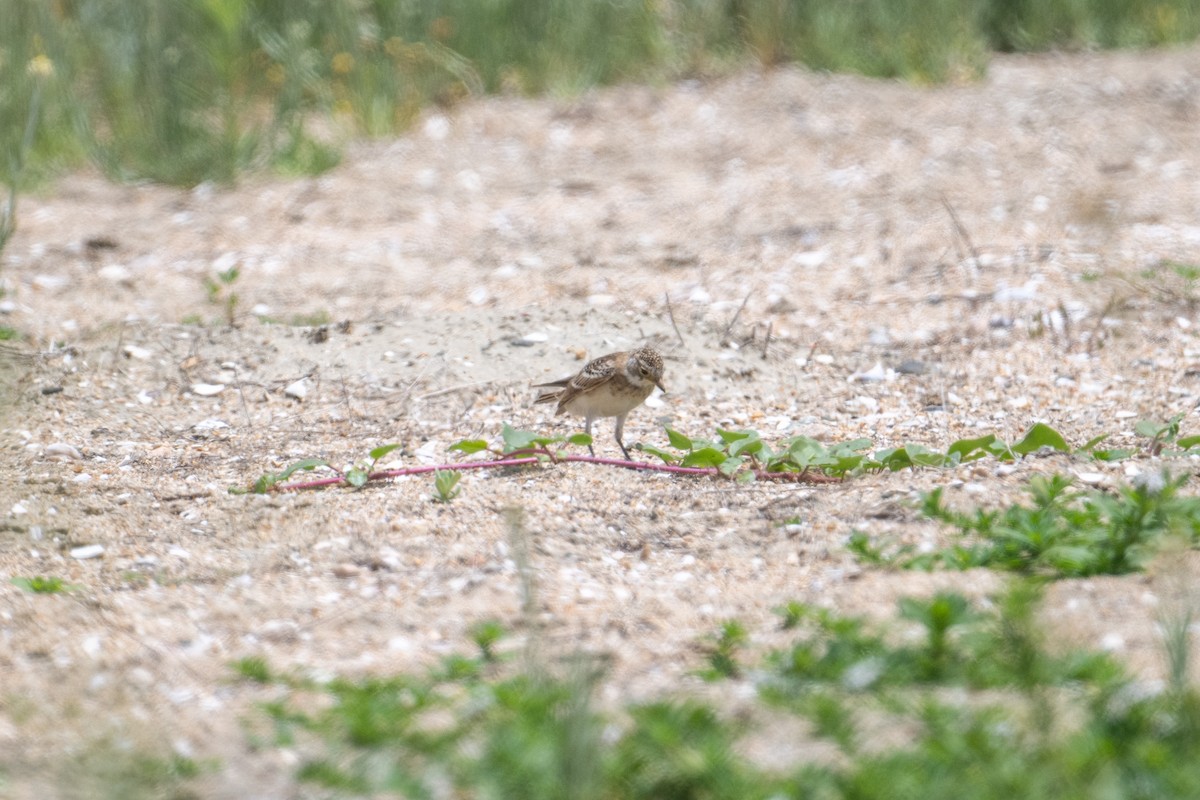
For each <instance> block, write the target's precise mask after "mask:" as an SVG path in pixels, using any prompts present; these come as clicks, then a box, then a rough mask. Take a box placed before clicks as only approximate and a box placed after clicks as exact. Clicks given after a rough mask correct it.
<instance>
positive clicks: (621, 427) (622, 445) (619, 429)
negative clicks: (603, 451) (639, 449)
mask: <svg viewBox="0 0 1200 800" xmlns="http://www.w3.org/2000/svg"><path fill="white" fill-rule="evenodd" d="M624 430H625V415H624V414H622V415H621V416H619V417H617V430H616V436H617V447H620V448H621V452H622V453H624V454H625V460H626V461H632V460H633V459H632V458H630V456H629V451H628V450H626V449H625V442H623V441H621V433H622V431H624Z"/></svg>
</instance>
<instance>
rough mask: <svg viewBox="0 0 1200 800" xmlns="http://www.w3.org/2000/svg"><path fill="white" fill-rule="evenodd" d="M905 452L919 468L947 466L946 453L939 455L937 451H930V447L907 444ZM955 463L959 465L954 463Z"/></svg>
mask: <svg viewBox="0 0 1200 800" xmlns="http://www.w3.org/2000/svg"><path fill="white" fill-rule="evenodd" d="M904 450H905V452H906V453H908V458H909V459H910V460H911V461H912V463H913V465H914V466H918V467H942V466H945V465H946V463H947V461H950V459H948V458H947V456H946V454H945V453H939V452H937V451H936V450H930V449H929V448H928V447H925V446H924V445H919V444H906V445H904ZM953 463H957V462H956V461H954V462H953Z"/></svg>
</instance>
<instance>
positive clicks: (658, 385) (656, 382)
mask: <svg viewBox="0 0 1200 800" xmlns="http://www.w3.org/2000/svg"><path fill="white" fill-rule="evenodd" d="M654 385H655V386H657V387H658V390H659V391H660V392H662V393H663V394H666V393H667V390H666V389H664V388H663V385H662V381H655V382H654Z"/></svg>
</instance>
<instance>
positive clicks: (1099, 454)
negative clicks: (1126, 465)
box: [1092, 447, 1135, 461]
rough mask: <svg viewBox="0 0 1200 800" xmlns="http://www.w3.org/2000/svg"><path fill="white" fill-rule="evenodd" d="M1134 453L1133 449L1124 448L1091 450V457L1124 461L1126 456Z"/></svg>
mask: <svg viewBox="0 0 1200 800" xmlns="http://www.w3.org/2000/svg"><path fill="white" fill-rule="evenodd" d="M1134 455H1135V453H1134V451H1133V450H1127V449H1124V448H1120V447H1118V448H1115V449H1112V450H1093V451H1092V458H1094V459H1096V460H1097V461H1124V460H1125V459H1127V458H1133V456H1134Z"/></svg>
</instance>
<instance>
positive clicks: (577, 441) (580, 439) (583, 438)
mask: <svg viewBox="0 0 1200 800" xmlns="http://www.w3.org/2000/svg"><path fill="white" fill-rule="evenodd" d="M567 443H568V444H574V445H578V446H579V447H587V446H588V445H590V444H591V443H592V437H591V436H588V435H587V434H586V433H575V434H572V435H570V436H568V437H567Z"/></svg>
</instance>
